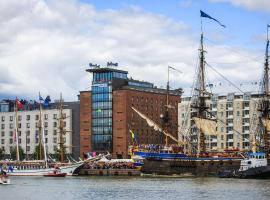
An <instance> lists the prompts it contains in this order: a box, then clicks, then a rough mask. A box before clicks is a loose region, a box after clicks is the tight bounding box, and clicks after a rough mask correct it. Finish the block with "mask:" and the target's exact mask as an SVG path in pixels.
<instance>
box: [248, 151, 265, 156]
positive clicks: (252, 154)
mask: <svg viewBox="0 0 270 200" xmlns="http://www.w3.org/2000/svg"><path fill="white" fill-rule="evenodd" d="M247 155H249V156H264V155H265V153H264V152H256V153H253V152H247Z"/></svg>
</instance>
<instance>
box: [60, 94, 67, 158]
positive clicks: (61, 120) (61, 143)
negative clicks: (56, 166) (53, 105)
mask: <svg viewBox="0 0 270 200" xmlns="http://www.w3.org/2000/svg"><path fill="white" fill-rule="evenodd" d="M63 120H64V115H63V99H62V93H61V94H60V106H59V133H60V135H59V140H60V142H59V146H60V162H64V156H65V155H64V148H65V146H64V138H63V136H64V135H65V133H66V131H65V129H64V121H63Z"/></svg>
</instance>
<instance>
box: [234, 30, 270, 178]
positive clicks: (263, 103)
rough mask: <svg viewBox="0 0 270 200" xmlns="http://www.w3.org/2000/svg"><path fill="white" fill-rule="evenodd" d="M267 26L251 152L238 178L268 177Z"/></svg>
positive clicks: (241, 167) (269, 127)
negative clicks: (257, 114)
mask: <svg viewBox="0 0 270 200" xmlns="http://www.w3.org/2000/svg"><path fill="white" fill-rule="evenodd" d="M268 28H269V25H267V41H266V50H265V63H264V73H263V80H262V86H261V90H260V93H261V99H260V101H259V102H258V110H257V111H258V112H259V116H258V118H257V128H256V129H255V131H256V132H255V133H254V134H253V147H252V152H250V153H248V154H247V155H246V157H245V159H244V160H242V161H241V164H240V169H239V171H238V173H237V174H236V177H239V178H270V163H269V137H268V132H269V131H270V119H269V112H270V110H269V109H270V105H269V62H268V60H269V55H268V48H269V39H268ZM257 138H258V139H260V141H262V142H263V144H262V145H260V146H262V148H260V149H259V150H262V151H258V144H259V142H258V141H257Z"/></svg>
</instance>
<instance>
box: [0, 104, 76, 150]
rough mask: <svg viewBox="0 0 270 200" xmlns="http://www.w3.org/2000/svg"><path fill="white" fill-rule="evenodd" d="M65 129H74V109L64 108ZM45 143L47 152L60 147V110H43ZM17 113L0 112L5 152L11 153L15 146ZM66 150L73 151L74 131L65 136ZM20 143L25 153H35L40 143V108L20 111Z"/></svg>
mask: <svg viewBox="0 0 270 200" xmlns="http://www.w3.org/2000/svg"><path fill="white" fill-rule="evenodd" d="M63 113H64V116H66V117H65V119H64V126H65V130H67V131H72V110H71V109H63ZM42 115H43V124H44V133H45V143H46V145H45V146H46V148H47V152H48V153H49V154H54V153H55V152H56V150H57V148H59V129H58V126H59V110H58V109H46V110H43V112H42ZM15 121H16V120H15V113H14V112H0V148H2V149H3V150H4V152H5V154H10V148H11V147H15V141H13V139H14V138H13V134H14V130H15ZM64 142H65V146H66V147H67V148H66V152H67V153H68V154H71V153H72V132H67V133H66V135H65V136H64ZM18 143H19V146H21V147H22V149H23V150H24V152H25V153H27V154H33V153H34V151H35V147H36V146H37V145H38V143H39V110H31V111H30V110H29V111H18Z"/></svg>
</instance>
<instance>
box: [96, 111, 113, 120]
mask: <svg viewBox="0 0 270 200" xmlns="http://www.w3.org/2000/svg"><path fill="white" fill-rule="evenodd" d="M92 117H93V118H107V117H109V118H110V117H112V110H101V109H99V110H94V111H92Z"/></svg>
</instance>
